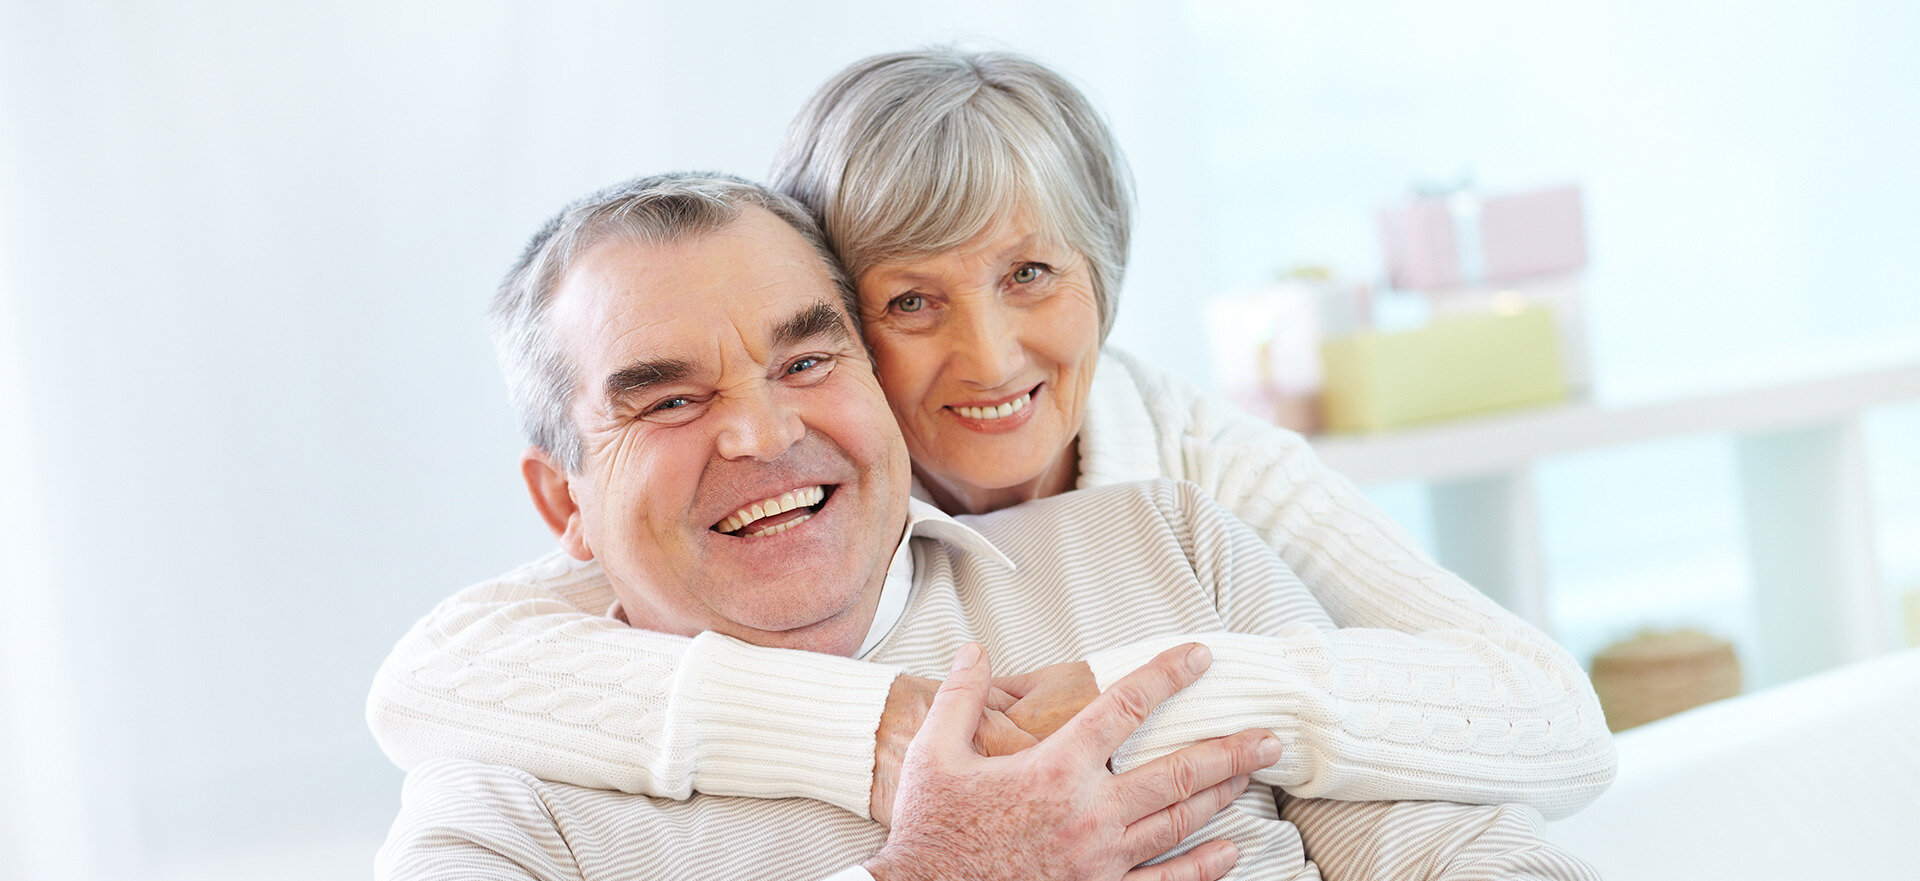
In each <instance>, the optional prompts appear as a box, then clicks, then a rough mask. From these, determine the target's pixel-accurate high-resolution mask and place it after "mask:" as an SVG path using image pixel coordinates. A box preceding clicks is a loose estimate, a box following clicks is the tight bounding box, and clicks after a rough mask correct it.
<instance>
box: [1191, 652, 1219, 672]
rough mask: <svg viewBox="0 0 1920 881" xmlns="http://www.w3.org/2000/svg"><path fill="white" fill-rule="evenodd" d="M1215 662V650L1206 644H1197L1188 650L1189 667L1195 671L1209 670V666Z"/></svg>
mask: <svg viewBox="0 0 1920 881" xmlns="http://www.w3.org/2000/svg"><path fill="white" fill-rule="evenodd" d="M1212 663H1213V651H1212V650H1211V649H1209V648H1207V647H1206V646H1204V645H1196V646H1194V647H1193V648H1190V649H1188V650H1187V669H1188V670H1191V671H1193V672H1195V673H1205V672H1207V666H1208V665H1210V664H1212Z"/></svg>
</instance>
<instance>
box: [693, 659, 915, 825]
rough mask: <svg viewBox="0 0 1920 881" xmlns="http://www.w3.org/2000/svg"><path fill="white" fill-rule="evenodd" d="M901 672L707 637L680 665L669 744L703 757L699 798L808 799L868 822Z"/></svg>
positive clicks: (697, 776) (697, 771)
mask: <svg viewBox="0 0 1920 881" xmlns="http://www.w3.org/2000/svg"><path fill="white" fill-rule="evenodd" d="M900 672H901V670H900V668H897V667H891V666H887V665H884V664H874V663H869V662H866V661H856V660H853V659H852V658H843V657H838V656H835V655H823V654H818V653H815V652H803V651H794V650H791V649H772V648H764V647H761V646H756V645H752V644H749V643H745V642H741V641H740V640H737V639H733V638H731V637H726V636H722V635H720V634H717V633H703V634H701V635H700V636H698V637H696V638H695V639H694V640H693V644H692V646H691V647H690V648H689V650H688V652H687V654H686V657H685V659H684V660H683V661H682V663H681V665H680V673H679V679H678V682H676V683H675V687H674V690H673V692H674V696H673V698H672V703H671V705H670V706H669V708H668V713H667V730H666V732H665V733H666V738H667V740H668V742H669V743H672V744H676V745H681V744H684V745H685V751H684V752H683V753H681V754H684V755H690V756H695V757H696V759H695V765H694V768H693V784H694V788H695V789H697V790H699V791H701V792H704V793H707V794H709V795H739V796H748V797H753V798H787V797H798V798H810V799H814V800H817V801H823V802H826V803H828V804H831V805H834V806H836V807H840V808H845V809H846V810H849V811H852V812H853V813H856V814H859V815H860V816H862V817H864V816H867V812H868V805H869V801H870V799H871V792H872V787H873V752H874V733H875V732H876V731H877V730H878V729H879V727H880V714H881V712H882V711H883V710H885V709H886V704H887V692H888V691H889V689H891V688H892V687H893V680H894V678H895V677H896V676H898V675H899V674H900ZM674 751H675V752H680V750H674Z"/></svg>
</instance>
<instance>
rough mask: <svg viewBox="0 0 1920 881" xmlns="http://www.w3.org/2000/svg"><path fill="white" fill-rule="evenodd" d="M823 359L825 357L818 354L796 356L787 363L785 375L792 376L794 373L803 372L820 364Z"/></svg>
mask: <svg viewBox="0 0 1920 881" xmlns="http://www.w3.org/2000/svg"><path fill="white" fill-rule="evenodd" d="M825 360H827V359H825V358H822V357H820V356H819V355H807V356H805V357H802V358H797V359H795V360H794V362H793V363H792V364H789V365H787V375H788V376H792V375H793V374H796V373H805V372H806V371H808V370H812V369H813V368H815V367H818V366H820V363H821V362H823V361H825Z"/></svg>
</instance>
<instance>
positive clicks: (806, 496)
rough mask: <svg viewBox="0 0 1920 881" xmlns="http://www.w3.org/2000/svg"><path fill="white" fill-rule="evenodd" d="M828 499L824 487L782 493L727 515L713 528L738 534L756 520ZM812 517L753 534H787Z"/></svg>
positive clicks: (798, 518) (805, 517) (808, 516)
mask: <svg viewBox="0 0 1920 881" xmlns="http://www.w3.org/2000/svg"><path fill="white" fill-rule="evenodd" d="M826 497H827V491H826V489H825V488H824V487H821V486H809V487H804V488H801V489H796V490H792V491H790V492H786V493H782V494H780V495H779V496H777V497H775V498H771V499H761V500H760V501H757V502H754V503H753V504H751V505H748V506H746V507H744V508H741V509H740V510H738V511H735V512H733V513H732V514H729V515H727V519H725V520H722V521H720V522H719V523H718V524H717V525H715V526H714V527H713V528H714V529H716V530H719V531H721V532H737V531H739V530H741V529H744V528H746V527H747V526H748V525H749V524H751V523H753V522H754V521H756V520H763V519H765V518H768V517H772V516H774V515H775V514H783V513H785V512H787V511H791V510H793V509H795V508H804V507H807V506H809V505H818V504H820V500H822V499H824V498H826ZM812 517H813V515H812V514H807V515H805V516H802V517H795V518H794V519H792V520H789V521H787V522H785V523H781V524H779V525H777V526H771V527H768V528H766V529H764V530H761V531H759V532H755V533H753V535H756V536H759V535H779V534H780V533H782V532H785V531H787V530H789V529H792V528H793V527H795V526H798V525H800V524H801V523H804V522H806V521H807V520H808V519H810V518H812Z"/></svg>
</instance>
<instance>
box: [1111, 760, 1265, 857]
mask: <svg viewBox="0 0 1920 881" xmlns="http://www.w3.org/2000/svg"><path fill="white" fill-rule="evenodd" d="M1247 783H1248V780H1247V778H1245V777H1233V778H1230V779H1227V780H1223V781H1221V782H1219V783H1216V784H1214V785H1212V786H1209V787H1207V788H1206V789H1202V790H1200V791H1199V792H1196V793H1194V794H1193V795H1192V796H1191V797H1189V798H1187V799H1186V800H1185V801H1182V802H1180V803H1179V804H1176V805H1172V806H1170V807H1168V808H1166V809H1165V810H1160V811H1155V812H1153V813H1152V814H1149V815H1148V816H1147V817H1146V818H1144V819H1142V820H1140V821H1138V822H1136V823H1134V824H1133V825H1131V826H1128V827H1127V831H1126V832H1125V833H1124V834H1123V835H1121V837H1120V848H1121V850H1120V853H1122V854H1124V855H1125V856H1126V857H1127V859H1128V860H1130V861H1132V862H1135V863H1139V862H1143V861H1145V860H1150V859H1153V858H1154V857H1156V856H1159V855H1160V854H1163V853H1166V852H1167V851H1169V850H1172V849H1173V848H1174V847H1176V846H1178V845H1179V844H1180V842H1182V841H1185V840H1187V836H1189V835H1192V834H1193V833H1194V830H1196V829H1199V828H1200V827H1201V826H1205V825H1206V824H1207V821H1208V820H1211V819H1213V815H1214V814H1218V813H1220V812H1221V811H1223V810H1226V807H1227V806H1228V805H1230V804H1233V800H1234V799H1236V798H1239V797H1240V793H1242V792H1246V791H1247Z"/></svg>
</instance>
